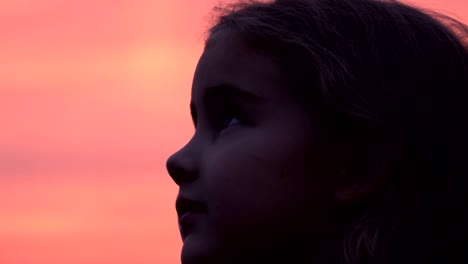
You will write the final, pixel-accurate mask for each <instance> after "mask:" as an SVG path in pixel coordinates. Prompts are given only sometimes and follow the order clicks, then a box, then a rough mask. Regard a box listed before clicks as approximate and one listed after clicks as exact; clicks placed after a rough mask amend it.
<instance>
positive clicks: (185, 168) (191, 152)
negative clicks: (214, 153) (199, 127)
mask: <svg viewBox="0 0 468 264" xmlns="http://www.w3.org/2000/svg"><path fill="white" fill-rule="evenodd" d="M195 139H196V138H195V136H194V137H193V138H192V139H191V140H190V141H189V142H188V143H187V144H186V145H185V146H183V147H182V148H181V149H180V150H178V151H177V152H175V153H174V154H172V155H171V156H170V157H169V158H168V160H167V163H166V167H167V171H168V172H169V175H170V176H171V178H172V179H173V180H174V182H175V183H176V184H177V185H179V186H180V185H181V184H184V183H188V182H193V181H195V180H196V178H197V174H198V157H199V156H200V155H199V153H198V151H197V147H196V140H195Z"/></svg>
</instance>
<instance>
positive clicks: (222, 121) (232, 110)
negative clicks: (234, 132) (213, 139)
mask: <svg viewBox="0 0 468 264" xmlns="http://www.w3.org/2000/svg"><path fill="white" fill-rule="evenodd" d="M218 114H219V115H218V118H217V120H218V121H217V123H218V129H219V131H222V130H224V129H227V128H230V127H232V126H236V125H240V124H243V123H244V118H243V115H242V113H241V111H240V110H239V108H238V107H236V106H234V105H232V104H226V105H224V107H223V108H221V110H220V111H219V113H218Z"/></svg>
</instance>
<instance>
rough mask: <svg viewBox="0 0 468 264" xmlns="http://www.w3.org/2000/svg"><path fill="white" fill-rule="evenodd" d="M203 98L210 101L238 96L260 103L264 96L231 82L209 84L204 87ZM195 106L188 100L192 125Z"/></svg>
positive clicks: (194, 121)
mask: <svg viewBox="0 0 468 264" xmlns="http://www.w3.org/2000/svg"><path fill="white" fill-rule="evenodd" d="M203 97H204V98H203V100H206V101H211V100H215V99H220V98H231V97H234V98H238V99H242V100H244V101H246V102H249V103H260V102H261V101H263V100H264V98H263V97H262V96H260V95H258V94H256V93H254V92H250V91H246V90H243V89H241V88H239V87H237V86H235V85H231V84H218V85H213V86H209V87H207V88H206V91H205V94H204V95H203ZM196 113H197V112H196V108H195V104H194V103H193V101H191V102H190V114H191V116H192V120H193V123H194V125H196V122H197V119H196V117H197V115H196Z"/></svg>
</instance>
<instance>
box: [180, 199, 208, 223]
mask: <svg viewBox="0 0 468 264" xmlns="http://www.w3.org/2000/svg"><path fill="white" fill-rule="evenodd" d="M176 210H177V215H178V217H179V218H180V217H182V216H183V215H184V214H186V213H190V212H195V213H204V212H206V206H205V204H203V203H202V202H200V201H196V200H194V199H191V198H188V197H183V196H180V197H179V198H177V201H176Z"/></svg>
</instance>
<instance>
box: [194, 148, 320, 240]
mask: <svg viewBox="0 0 468 264" xmlns="http://www.w3.org/2000/svg"><path fill="white" fill-rule="evenodd" d="M277 142H280V141H277ZM272 146H273V144H271V143H270V142H265V141H258V140H257V141H256V142H254V141H252V142H248V143H247V142H244V143H242V142H238V144H235V145H232V146H223V147H220V148H219V150H218V151H213V152H211V153H212V155H210V157H209V158H208V159H207V162H208V163H207V164H206V165H207V166H206V167H205V171H204V173H203V175H204V177H205V179H204V180H205V184H206V185H205V187H206V188H207V189H206V195H207V196H208V197H206V198H207V200H208V201H210V221H212V222H211V226H212V227H213V228H214V229H216V231H215V232H216V233H217V234H224V236H225V237H233V236H243V235H248V236H249V237H250V238H252V237H255V234H256V235H257V237H258V238H259V239H263V240H271V241H273V239H274V237H269V236H270V235H274V236H275V237H278V235H279V234H280V233H281V232H282V231H284V233H288V232H292V231H293V230H294V228H296V227H298V226H300V224H299V223H300V221H302V220H303V219H304V215H303V213H304V207H316V203H317V202H318V201H321V200H322V201H323V199H321V197H320V196H321V194H319V192H318V190H320V188H317V187H319V186H318V184H317V183H316V182H314V180H313V177H312V175H309V170H308V169H307V168H306V165H307V162H306V161H305V157H304V156H305V155H304V151H303V150H302V149H301V148H300V147H298V146H296V147H295V146H294V145H291V144H287V145H281V144H275V145H274V147H272ZM294 223H295V224H296V225H295V224H294ZM297 224H299V225H297ZM279 227H280V229H279ZM272 229H274V231H275V232H272ZM253 240H254V239H253Z"/></svg>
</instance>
